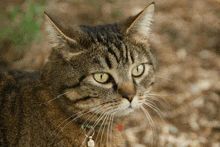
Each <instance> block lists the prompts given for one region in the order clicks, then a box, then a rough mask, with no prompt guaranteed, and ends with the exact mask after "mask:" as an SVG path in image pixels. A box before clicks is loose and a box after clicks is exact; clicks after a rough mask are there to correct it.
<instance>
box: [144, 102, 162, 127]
mask: <svg viewBox="0 0 220 147" xmlns="http://www.w3.org/2000/svg"><path fill="white" fill-rule="evenodd" d="M143 104H145V105H146V106H148V107H150V108H151V109H153V110H154V111H155V112H157V114H158V115H159V116H160V118H161V119H162V120H163V123H164V124H165V121H164V119H163V116H162V115H163V113H162V112H161V111H160V109H159V108H158V107H156V106H155V105H152V104H151V103H145V102H144V103H143Z"/></svg>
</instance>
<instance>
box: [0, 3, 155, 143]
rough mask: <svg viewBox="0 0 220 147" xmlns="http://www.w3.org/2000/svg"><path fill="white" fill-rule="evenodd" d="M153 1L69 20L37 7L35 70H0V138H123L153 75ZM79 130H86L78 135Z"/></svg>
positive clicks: (7, 140) (48, 140) (40, 140)
mask: <svg viewBox="0 0 220 147" xmlns="http://www.w3.org/2000/svg"><path fill="white" fill-rule="evenodd" d="M153 12H154V3H152V4H150V5H149V6H148V7H147V8H145V9H144V10H143V11H142V12H140V13H139V14H138V15H136V16H134V17H130V18H129V19H127V20H126V21H123V22H120V23H117V24H116V23H115V24H107V25H98V26H86V25H79V26H77V27H73V26H68V25H67V24H62V23H59V22H56V21H54V20H53V19H52V18H51V17H50V16H49V15H48V14H46V13H45V17H46V23H47V24H46V26H47V31H48V32H49V33H48V34H49V35H48V36H49V39H50V42H51V46H52V52H51V55H50V58H49V61H48V63H47V64H46V66H45V67H44V68H43V70H42V71H40V72H39V73H38V72H34V73H28V72H25V71H19V70H14V69H1V70H0V101H1V107H0V115H1V118H0V119H1V121H0V124H1V125H0V129H1V131H0V146H3V147H7V146H9V147H15V146H19V147H29V146H33V147H34V146H41V147H49V146H54V147H55V146H56V147H80V146H83V147H85V146H87V143H88V140H89V136H92V135H93V136H92V140H93V141H94V142H95V147H105V146H109V147H110V146H111V147H125V146H128V143H126V142H128V141H126V138H125V135H123V131H122V132H120V131H119V130H118V125H120V124H124V123H123V122H126V119H128V118H129V117H128V116H129V115H132V113H131V112H133V111H135V110H137V109H141V108H143V105H142V104H143V103H144V102H145V100H146V94H147V93H149V91H150V89H151V87H152V85H153V83H154V80H155V68H156V64H155V57H154V56H153V54H152V52H151V50H150V47H149V43H148V39H149V35H150V30H151V22H152V16H153ZM86 134H87V136H86Z"/></svg>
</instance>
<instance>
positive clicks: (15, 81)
mask: <svg viewBox="0 0 220 147" xmlns="http://www.w3.org/2000/svg"><path fill="white" fill-rule="evenodd" d="M38 76H39V73H38V72H26V71H21V70H16V69H0V89H1V88H2V87H4V86H6V85H11V86H16V85H20V84H26V83H27V82H31V81H35V80H36V79H37V78H38Z"/></svg>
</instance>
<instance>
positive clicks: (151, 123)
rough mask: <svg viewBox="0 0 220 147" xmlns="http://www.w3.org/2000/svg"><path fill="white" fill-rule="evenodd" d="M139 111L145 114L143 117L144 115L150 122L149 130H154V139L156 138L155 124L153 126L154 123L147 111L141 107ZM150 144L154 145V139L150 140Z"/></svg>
mask: <svg viewBox="0 0 220 147" xmlns="http://www.w3.org/2000/svg"><path fill="white" fill-rule="evenodd" d="M141 109H142V110H143V112H144V113H145V115H146V117H147V119H148V121H149V122H150V126H151V129H152V130H154V131H153V132H154V134H155V137H156V138H157V131H156V127H155V124H154V122H153V120H152V118H151V116H150V114H149V113H148V112H147V110H146V109H145V108H144V107H143V106H141ZM152 126H153V128H154V129H153V128H152ZM152 144H154V138H153V139H152Z"/></svg>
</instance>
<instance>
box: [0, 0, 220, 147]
mask: <svg viewBox="0 0 220 147" xmlns="http://www.w3.org/2000/svg"><path fill="white" fill-rule="evenodd" d="M151 2H152V0H47V1H46V0H32V1H30V0H1V1H0V12H1V13H0V20H1V23H0V68H16V69H20V70H26V71H30V72H33V71H39V70H41V69H42V68H43V66H44V65H45V64H46V62H47V61H48V56H49V54H50V51H51V49H50V45H49V43H48V39H47V36H46V32H45V24H44V16H43V12H44V11H45V10H46V11H47V12H48V13H49V14H51V15H52V16H53V17H54V18H55V19H57V20H60V21H63V22H66V23H70V24H90V25H97V24H105V23H113V22H117V21H120V20H122V19H124V18H126V17H128V16H131V15H135V14H137V13H138V12H140V11H141V10H142V9H144V8H145V7H146V6H147V5H148V4H150V3H151ZM155 3H156V8H155V9H156V10H155V15H154V24H153V30H152V34H151V37H150V42H151V48H152V49H153V50H154V52H155V54H156V55H157V62H158V71H157V75H156V76H157V83H156V85H155V87H154V90H153V92H152V93H153V94H152V99H154V104H156V105H157V106H158V107H159V109H160V110H161V111H159V110H157V109H155V110H157V111H153V110H152V109H150V108H147V107H146V109H147V110H148V111H149V113H150V115H151V116H152V119H153V122H154V124H151V123H149V121H145V119H144V117H146V116H145V115H144V114H143V113H140V112H137V114H135V115H133V116H135V118H131V121H130V122H129V123H128V124H126V126H125V129H124V130H123V131H124V133H125V135H126V136H127V138H128V140H129V141H130V142H131V146H132V147H145V146H163V147H220V0H178V1H177V0H155ZM168 103H169V104H168ZM170 105H171V106H170ZM157 112H158V113H159V114H160V115H162V117H163V120H164V121H163V120H162V119H161V118H160V115H159V114H158V113H157ZM152 128H153V129H152ZM154 128H155V129H156V132H157V134H156V135H152V134H153V133H154V132H155V131H154V130H155V129H154ZM154 134H155V133H154ZM152 140H154V145H152ZM155 142H156V143H155ZM155 144H156V145H155Z"/></svg>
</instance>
